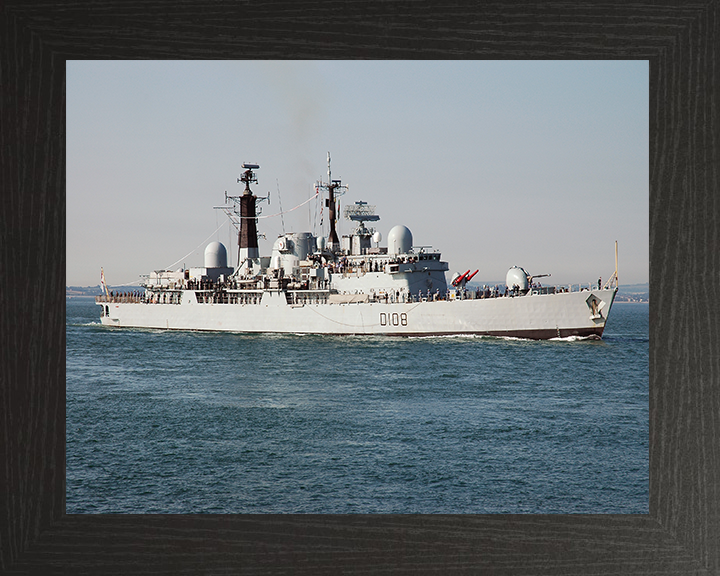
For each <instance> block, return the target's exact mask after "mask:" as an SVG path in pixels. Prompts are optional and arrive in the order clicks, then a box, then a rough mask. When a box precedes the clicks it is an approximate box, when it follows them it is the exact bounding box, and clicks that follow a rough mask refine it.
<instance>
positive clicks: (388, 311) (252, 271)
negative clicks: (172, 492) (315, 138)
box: [97, 154, 617, 339]
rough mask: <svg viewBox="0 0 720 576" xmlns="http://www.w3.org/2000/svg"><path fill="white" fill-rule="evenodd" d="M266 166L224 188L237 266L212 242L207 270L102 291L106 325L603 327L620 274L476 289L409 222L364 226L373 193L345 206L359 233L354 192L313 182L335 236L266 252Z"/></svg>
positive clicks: (402, 330) (519, 280)
mask: <svg viewBox="0 0 720 576" xmlns="http://www.w3.org/2000/svg"><path fill="white" fill-rule="evenodd" d="M259 168H260V167H259V165H257V164H243V170H244V172H243V173H242V175H241V176H240V178H238V182H241V183H243V184H244V185H245V188H244V190H243V193H242V194H241V195H240V196H228V195H227V193H226V195H225V205H224V206H221V207H219V208H221V209H223V210H224V211H225V212H226V213H227V214H228V217H229V218H230V219H231V221H232V222H233V224H234V225H235V226H236V228H237V230H238V265H237V267H235V268H233V267H230V266H228V262H227V250H226V248H225V246H224V245H223V244H221V243H219V242H211V243H210V244H209V245H208V246H207V247H206V249H205V254H204V266H202V267H195V268H186V269H181V270H177V271H168V270H161V271H155V272H154V273H152V274H150V275H148V276H147V277H145V279H144V281H143V289H144V290H143V292H142V293H141V294H134V295H116V294H110V293H108V292H106V294H105V295H103V296H99V297H97V303H98V304H99V305H100V307H101V309H102V313H101V321H102V323H103V324H105V325H108V326H118V327H143V328H157V329H179V330H225V331H233V332H281V333H312V334H338V335H345V334H384V335H393V336H429V335H454V334H477V335H489V336H503V337H520V338H533V339H546V338H557V337H559V338H565V337H572V336H578V337H596V338H599V337H600V336H601V335H602V333H603V330H604V327H605V323H606V322H607V317H608V314H609V312H610V308H611V306H612V303H613V300H614V297H615V294H616V292H617V256H616V269H615V273H614V274H613V275H612V276H611V278H610V280H609V281H608V282H606V284H605V285H604V286H600V285H598V286H596V287H593V286H588V287H587V288H578V290H575V291H573V290H571V289H569V288H557V287H539V286H537V285H536V284H535V283H534V280H535V279H536V278H538V277H539V276H535V277H533V276H531V275H529V274H528V273H527V272H526V271H525V270H524V269H522V268H519V267H513V268H511V269H510V270H509V271H508V274H507V278H506V285H505V286H504V287H494V288H492V289H490V288H488V289H484V290H480V289H475V290H470V289H468V285H467V283H468V282H469V280H470V279H471V278H472V277H473V276H474V275H475V274H476V273H477V271H475V272H474V273H472V274H471V273H470V270H468V271H467V272H466V273H465V274H455V276H454V277H453V279H452V282H451V283H450V285H448V283H447V281H446V278H445V273H446V272H447V271H448V264H447V262H444V261H443V260H442V259H441V254H440V252H439V251H437V250H434V249H432V248H429V247H427V246H422V247H419V246H416V245H414V241H413V236H412V233H411V231H410V230H409V229H408V228H407V227H406V226H403V225H397V226H394V227H393V228H391V229H390V231H389V233H388V237H387V243H386V245H385V246H380V243H381V242H382V235H381V234H380V232H377V231H376V230H375V229H374V228H371V227H368V226H366V223H374V222H377V221H378V220H379V219H380V216H378V215H377V214H376V212H375V207H374V206H371V205H368V204H367V203H366V202H364V201H358V202H355V203H354V204H349V205H346V206H345V210H344V217H345V218H346V219H348V220H350V221H351V222H353V223H355V229H354V230H353V231H352V232H351V233H350V234H347V235H344V236H342V238H340V237H338V234H337V228H336V219H337V214H336V212H337V210H336V198H337V196H339V195H340V194H342V193H344V192H345V191H346V190H347V188H346V187H345V186H343V185H342V182H341V181H340V180H333V179H332V177H331V172H330V155H329V154H328V180H327V182H318V183H317V184H316V187H315V189H316V194H317V195H319V194H321V193H323V195H324V194H327V198H326V203H325V206H326V207H327V208H328V215H329V233H328V235H327V237H325V236H323V235H314V234H312V233H310V232H291V233H284V234H282V235H280V236H279V237H278V238H276V239H275V241H274V242H273V245H272V251H271V254H270V255H269V256H260V254H259V249H258V231H257V219H258V216H259V214H258V209H257V203H258V202H259V201H261V200H262V198H258V197H257V196H255V195H254V194H253V193H252V190H251V188H250V185H251V184H252V183H256V182H257V177H256V173H255V172H256V171H257V170H258V169H259Z"/></svg>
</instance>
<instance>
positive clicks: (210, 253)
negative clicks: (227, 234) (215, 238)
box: [205, 242, 227, 268]
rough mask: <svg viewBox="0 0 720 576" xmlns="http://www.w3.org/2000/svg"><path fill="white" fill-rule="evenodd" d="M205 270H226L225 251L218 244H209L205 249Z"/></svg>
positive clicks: (223, 247)
mask: <svg viewBox="0 0 720 576" xmlns="http://www.w3.org/2000/svg"><path fill="white" fill-rule="evenodd" d="M205 268H227V250H225V246H223V245H222V244H221V243H220V242H210V244H208V245H207V247H206V248H205Z"/></svg>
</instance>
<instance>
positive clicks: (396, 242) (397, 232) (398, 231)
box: [388, 226, 413, 254]
mask: <svg viewBox="0 0 720 576" xmlns="http://www.w3.org/2000/svg"><path fill="white" fill-rule="evenodd" d="M412 243H413V237H412V232H410V229H409V228H408V227H407V226H395V227H393V228H392V229H391V230H390V232H388V254H407V253H408V252H410V248H411V247H412Z"/></svg>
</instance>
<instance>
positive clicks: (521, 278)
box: [505, 266, 529, 292]
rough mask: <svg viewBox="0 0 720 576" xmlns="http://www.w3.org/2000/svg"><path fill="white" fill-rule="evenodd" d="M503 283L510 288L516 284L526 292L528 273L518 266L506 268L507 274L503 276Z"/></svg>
mask: <svg viewBox="0 0 720 576" xmlns="http://www.w3.org/2000/svg"><path fill="white" fill-rule="evenodd" d="M505 284H506V285H507V287H508V288H510V289H511V290H512V287H513V286H515V285H517V286H519V287H520V290H522V291H524V292H526V291H527V289H528V288H529V285H528V273H527V272H525V270H523V269H522V268H520V267H519V266H513V267H512V268H510V270H508V273H507V276H506V277H505Z"/></svg>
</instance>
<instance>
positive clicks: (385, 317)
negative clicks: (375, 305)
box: [380, 312, 408, 326]
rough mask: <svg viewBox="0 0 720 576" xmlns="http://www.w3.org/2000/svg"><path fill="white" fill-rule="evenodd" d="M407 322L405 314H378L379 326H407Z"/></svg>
mask: <svg viewBox="0 0 720 576" xmlns="http://www.w3.org/2000/svg"><path fill="white" fill-rule="evenodd" d="M407 325H408V320H407V314H406V313H405V312H401V313H400V314H398V313H397V312H392V313H386V312H380V326H407Z"/></svg>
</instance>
